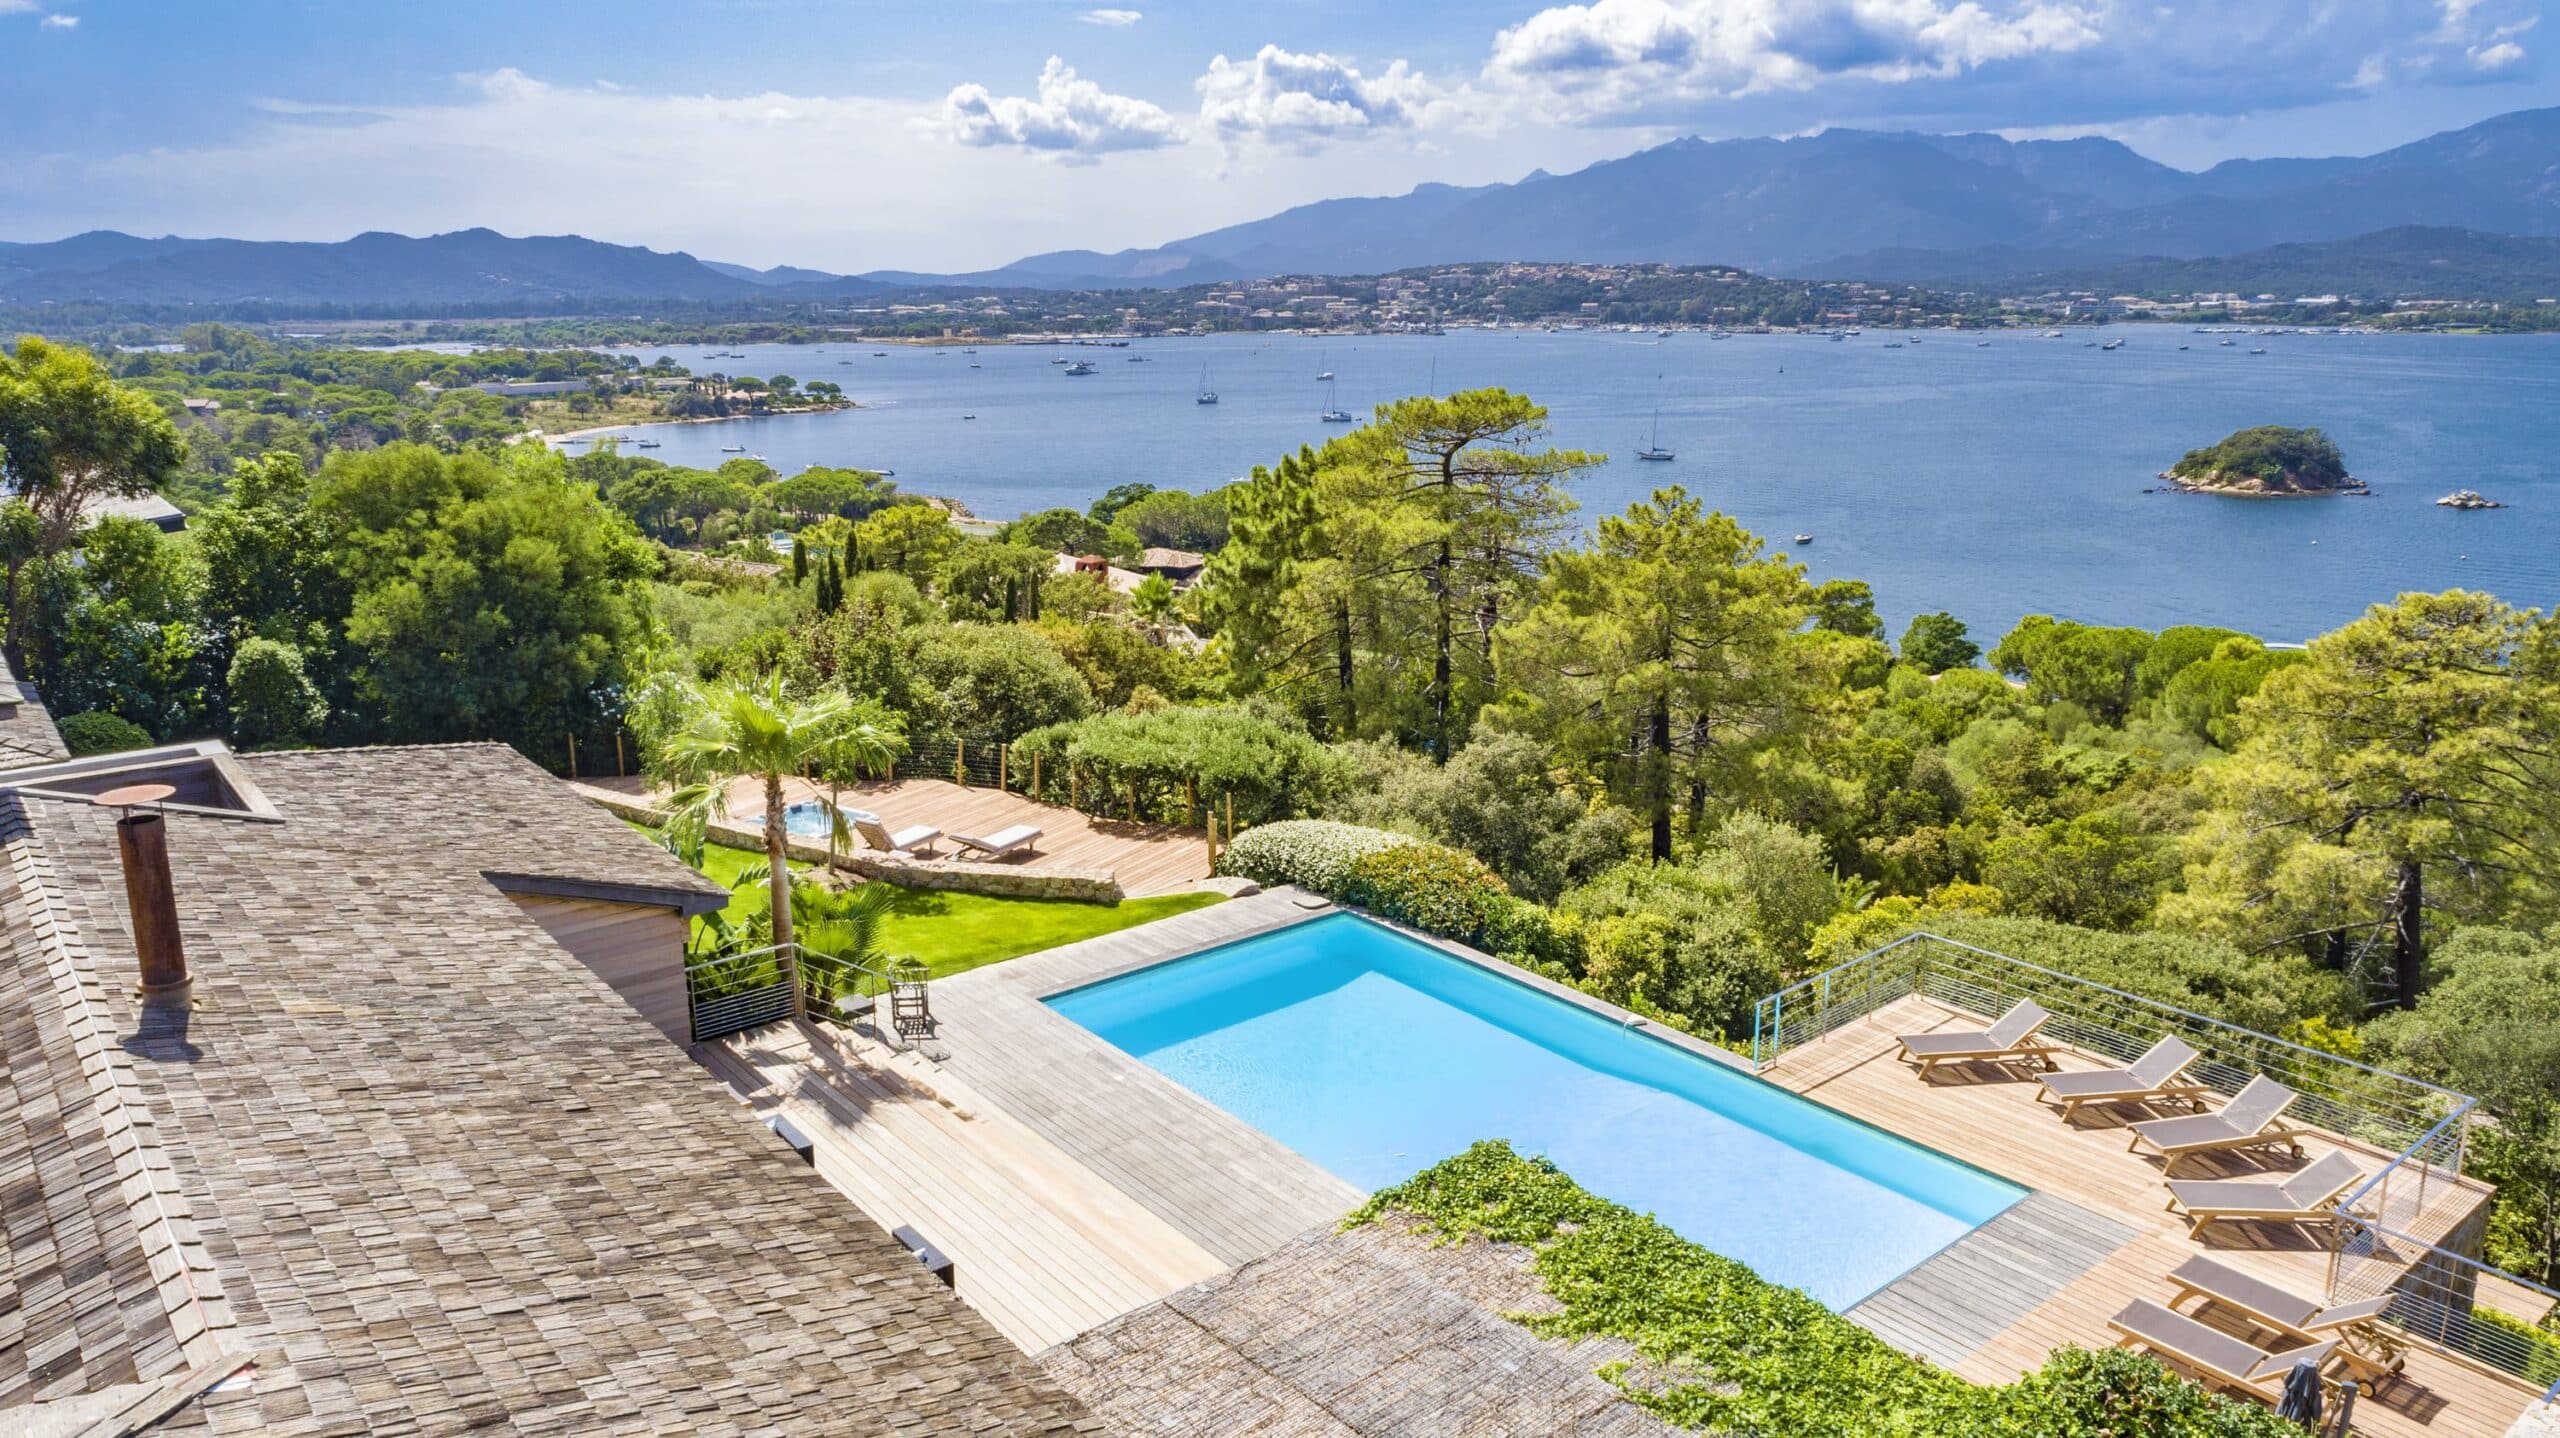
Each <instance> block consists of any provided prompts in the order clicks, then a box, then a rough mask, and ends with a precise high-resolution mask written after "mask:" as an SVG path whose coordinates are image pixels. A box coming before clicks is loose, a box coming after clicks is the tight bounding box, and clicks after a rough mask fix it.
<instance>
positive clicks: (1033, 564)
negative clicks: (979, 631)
mask: <svg viewBox="0 0 2560 1438" xmlns="http://www.w3.org/2000/svg"><path fill="white" fill-rule="evenodd" d="M1056 564H1057V559H1056V556H1054V555H1052V554H1051V553H1050V552H1049V551H1047V550H1045V549H1035V548H1033V547H1031V546H1030V545H1027V544H988V543H985V542H983V541H980V540H970V541H967V542H965V543H963V544H961V545H960V546H959V547H958V548H956V549H954V550H952V551H951V554H950V557H949V558H947V559H945V560H943V561H942V573H941V578H940V582H939V584H938V585H937V588H938V589H939V591H940V593H941V595H942V603H943V607H944V608H945V609H947V610H948V611H950V614H951V617H952V618H953V619H956V620H961V621H963V622H967V623H977V624H1004V623H1010V622H1012V621H1015V620H1030V619H1037V618H1039V617H1040V589H1041V586H1042V584H1043V583H1045V582H1046V581H1047V579H1048V578H1049V573H1050V571H1051V570H1052V569H1053V568H1055V567H1056Z"/></svg>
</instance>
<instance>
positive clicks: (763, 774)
mask: <svg viewBox="0 0 2560 1438" xmlns="http://www.w3.org/2000/svg"><path fill="white" fill-rule="evenodd" d="M675 702H676V705H677V707H678V708H679V709H680V710H681V712H682V713H683V714H684V716H685V717H684V718H683V720H682V722H681V723H679V724H678V725H677V727H675V728H674V729H673V730H671V731H670V732H668V733H667V734H665V735H664V736H663V737H661V738H660V739H659V740H658V743H657V745H656V749H655V754H654V762H655V767H656V769H657V771H658V773H659V774H660V775H661V776H662V777H664V778H666V779H667V780H669V781H670V782H672V783H673V784H675V785H676V786H677V787H676V790H675V793H674V795H673V796H672V797H671V799H670V804H671V806H672V816H671V818H670V819H669V822H668V825H667V827H668V831H669V833H670V834H671V835H672V836H673V837H674V838H675V840H676V842H677V844H678V846H679V847H680V848H682V849H684V850H686V851H688V852H689V853H690V854H691V855H692V856H694V857H698V856H699V852H700V849H701V845H702V843H703V833H704V829H705V827H706V826H707V825H708V824H709V823H710V822H711V821H712V820H713V819H722V820H725V819H727V818H728V817H729V815H730V812H731V811H730V806H729V792H730V789H731V788H732V787H733V786H734V785H735V784H736V783H737V781H738V780H741V779H751V780H754V781H755V782H756V785H757V787H758V789H759V790H760V792H761V794H762V797H763V800H764V852H765V866H766V867H765V874H766V882H767V884H768V885H769V887H770V891H771V898H772V914H773V941H774V943H775V944H777V945H787V944H789V943H790V942H791V865H790V862H789V852H788V846H789V844H790V840H791V833H790V829H789V826H788V822H787V820H786V818H785V816H784V813H783V810H784V807H785V806H784V804H783V787H782V781H783V780H785V779H789V778H793V777H796V776H798V775H800V774H804V773H807V772H809V771H811V770H813V769H817V768H820V767H822V766H826V767H836V768H841V767H846V766H863V767H877V766H878V765H882V764H886V763H888V762H889V760H890V759H891V758H892V757H893V756H894V755H895V754H896V752H897V741H896V737H895V736H894V735H893V734H892V733H890V732H889V731H888V730H887V729H886V728H885V727H884V726H882V725H879V724H877V723H875V722H873V721H872V720H870V719H868V718H866V717H865V716H864V714H863V712H862V711H861V710H859V709H858V708H857V707H856V706H855V704H854V702H853V700H852V699H851V698H849V697H848V696H846V695H845V694H843V693H842V692H839V691H829V692H826V693H822V694H819V695H817V696H815V697H814V698H809V699H794V698H792V697H790V696H789V695H786V694H785V693H784V692H783V689H782V680H781V678H780V677H779V676H776V677H775V678H774V679H772V680H771V681H769V682H767V683H766V684H763V685H745V684H710V685H696V684H690V683H684V682H681V681H678V687H677V691H676V701H675Z"/></svg>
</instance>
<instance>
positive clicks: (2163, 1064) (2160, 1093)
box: [2040, 1034, 2211, 1118]
mask: <svg viewBox="0 0 2560 1438" xmlns="http://www.w3.org/2000/svg"><path fill="white" fill-rule="evenodd" d="M2200 1057H2202V1056H2201V1055H2199V1054H2198V1053H2197V1052H2196V1051H2195V1049H2194V1048H2193V1047H2192V1046H2190V1045H2189V1044H2188V1043H2187V1042H2186V1041H2185V1040H2184V1039H2181V1038H2179V1037H2177V1036H2176V1035H2174V1034H2171V1035H2166V1036H2164V1037H2162V1039H2161V1040H2160V1042H2158V1043H2156V1044H2153V1045H2152V1046H2151V1047H2150V1048H2149V1049H2148V1050H2146V1051H2145V1052H2144V1053H2143V1055H2142V1057H2140V1058H2138V1059H2135V1060H2134V1061H2133V1062H2132V1063H2129V1064H2127V1065H2125V1066H2124V1067H2123V1068H2120V1069H2100V1070H2098V1071H2097V1072H2095V1073H2070V1074H2046V1075H2044V1076H2043V1079H2042V1080H2041V1081H2042V1083H2043V1084H2044V1092H2043V1094H2042V1095H2040V1097H2042V1098H2043V1099H2044V1100H2045V1101H2046V1102H2050V1103H2059V1104H2061V1105H2062V1116H2063V1117H2064V1118H2069V1117H2071V1115H2073V1114H2075V1113H2077V1112H2079V1111H2080V1106H2081V1105H2082V1104H2087V1103H2151V1102H2155V1101H2157V1100H2160V1099H2185V1100H2187V1101H2189V1102H2197V1101H2200V1100H2201V1099H2202V1097H2203V1095H2205V1094H2206V1093H2208V1092H2210V1091H2211V1090H2209V1089H2207V1088H2206V1087H2205V1086H2204V1085H2203V1084H2200V1083H2197V1082H2195V1081H2194V1080H2192V1079H2189V1078H2188V1077H2186V1072H2187V1068H2188V1066H2189V1065H2191V1064H2193V1063H2194V1062H2195V1061H2196V1060H2197V1059H2198V1058H2200Z"/></svg>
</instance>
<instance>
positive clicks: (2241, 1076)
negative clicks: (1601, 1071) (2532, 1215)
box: [1752, 933, 2472, 1181]
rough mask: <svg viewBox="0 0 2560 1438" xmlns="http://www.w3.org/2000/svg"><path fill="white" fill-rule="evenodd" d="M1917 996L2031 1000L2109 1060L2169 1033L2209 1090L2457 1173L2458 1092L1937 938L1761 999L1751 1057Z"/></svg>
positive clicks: (1868, 957) (1986, 1009)
mask: <svg viewBox="0 0 2560 1438" xmlns="http://www.w3.org/2000/svg"><path fill="white" fill-rule="evenodd" d="M1915 995H1916V996H1918V997H1922V998H1926V999H1931V1000H1934V1001H1936V1002H1938V1003H1941V1004H1945V1005H1947V1006H1949V1007H1952V1008H1956V1009H1960V1010H1963V1011H1965V1012H1968V1013H1973V1014H1978V1015H1981V1016H1982V1018H1983V1019H1984V1021H1985V1022H1986V1023H1987V1022H1989V1021H1990V1020H1992V1019H1996V1018H1998V1017H1999V1016H2000V1015H2001V1014H2003V1013H2006V1012H2008V1010H2009V1008H2010V1007H2011V1006H2012V1005H2014V1004H2016V1003H2017V1002H2018V1001H2019V1000H2021V999H2033V1000H2035V1001H2036V1002H2037V1003H2039V1004H2041V1005H2043V1006H2044V1007H2045V1008H2046V1009H2047V1010H2049V1011H2051V1013H2052V1014H2053V1018H2052V1019H2051V1020H2050V1021H2048V1022H2047V1023H2046V1025H2045V1030H2044V1031H2045V1032H2046V1033H2047V1034H2048V1035H2050V1036H2051V1037H2053V1038H2055V1039H2057V1040H2059V1041H2061V1042H2062V1043H2065V1044H2068V1045H2070V1046H2071V1047H2073V1048H2076V1049H2079V1050H2081V1051H2083V1052H2085V1053H2090V1054H2094V1055H2098V1056H2100V1057H2103V1058H2106V1059H2110V1060H2112V1061H2114V1062H2117V1063H2129V1062H2131V1061H2132V1060H2133V1059H2134V1058H2135V1057H2137V1056H2138V1055H2140V1054H2141V1053H2142V1051H2143V1050H2145V1049H2147V1048H2149V1047H2150V1046H2151V1045H2152V1044H2153V1043H2154V1042H2156V1041H2158V1040H2159V1038H2160V1037H2161V1036H2162V1035H2164V1034H2175V1035H2177V1036H2178V1037H2180V1038H2182V1039H2184V1040H2185V1041H2186V1042H2188V1043H2189V1044H2192V1045H2194V1046H2195V1048H2196V1050H2197V1051H2198V1053H2200V1054H2201V1055H2202V1057H2201V1059H2200V1060H2199V1061H2198V1062H2197V1064H2196V1065H2195V1067H2194V1069H2193V1070H2192V1072H2193V1074H2194V1075H2195V1077H2196V1078H2197V1079H2198V1080H2199V1081H2200V1082H2202V1083H2204V1084H2206V1085H2207V1086H2208V1087H2210V1088H2212V1089H2213V1090H2215V1091H2216V1092H2219V1093H2223V1094H2226V1095H2227V1094H2232V1093H2237V1092H2238V1091H2239V1090H2240V1088H2241V1086H2242V1085H2244V1084H2246V1083H2247V1082H2248V1081H2249V1080H2250V1079H2251V1078H2253V1077H2255V1076H2257V1075H2259V1074H2265V1075H2267V1076H2269V1077H2271V1078H2274V1079H2275V1080H2277V1081H2278V1082H2280V1083H2282V1084H2284V1085H2285V1086H2286V1087H2288V1088H2290V1089H2292V1090H2294V1092H2295V1093H2296V1094H2298V1095H2299V1097H2298V1098H2296V1099H2295V1101H2294V1104H2293V1108H2292V1110H2291V1114H2290V1116H2291V1117H2293V1118H2295V1119H2298V1120H2300V1121H2301V1122H2304V1123H2307V1124H2310V1125H2312V1126H2314V1127H2317V1128H2322V1129H2326V1130H2328V1131H2329V1132H2331V1133H2335V1134H2338V1135H2341V1136H2343V1137H2348V1138H2353V1139H2355V1140H2357V1141H2359V1142H2362V1143H2367V1144H2370V1145H2372V1146H2373V1147H2375V1148H2378V1149H2381V1150H2382V1151H2384V1152H2386V1153H2392V1154H2398V1155H2400V1158H2399V1160H2398V1161H2397V1162H2396V1163H2395V1164H2394V1165H2393V1167H2394V1168H2398V1169H2402V1170H2404V1171H2405V1170H2408V1169H2410V1168H2411V1167H2412V1166H2414V1167H2415V1169H2416V1170H2417V1171H2418V1172H2420V1173H2421V1175H2422V1181H2426V1180H2429V1179H2432V1178H2433V1177H2434V1176H2435V1175H2436V1174H2437V1172H2438V1171H2439V1170H2441V1171H2443V1172H2446V1173H2450V1174H2459V1173H2460V1172H2461V1165H2462V1159H2463V1155H2464V1142H2463V1138H2464V1133H2465V1124H2464V1123H2463V1122H2461V1121H2460V1120H2462V1118H2463V1117H2464V1115H2466V1114H2467V1113H2468V1112H2469V1110H2470V1108H2471V1106H2472V1100H2471V1099H2470V1098H2469V1097H2468V1096H2467V1095H2464V1094H2459V1093H2456V1092H2454V1091H2453V1090H2451V1089H2447V1088H2443V1087H2440V1086H2438V1085H2435V1084H2431V1083H2427V1082H2425V1081H2424V1080H2422V1079H2415V1078H2410V1077H2408V1076H2407V1075H2404V1074H2395V1073H2390V1072H2388V1071H2385V1070H2382V1069H2378V1068H2374V1067H2373V1066H2371V1065H2369V1064H2363V1063H2358V1062H2356V1061H2355V1060H2353V1059H2349V1058H2343V1057H2340V1056H2339V1055H2336V1054H2332V1053H2324V1052H2322V1051H2320V1050H2318V1049H2313V1048H2307V1047H2305V1046H2303V1045H2301V1044H2297V1043H2293V1042H2291V1041H2289V1040H2286V1039H2280V1038H2277V1037H2275V1036H2274V1035H2272V1034H2262V1033H2259V1032H2257V1031H2255V1030H2253V1029H2246V1028H2242V1027H2241V1026H2239V1025H2237V1024H2233V1023H2227V1022H2224V1021H2223V1020H2220V1019H2216V1018H2211V1017H2208V1016H2206V1015H2204V1014H2198V1013H2192V1012H2189V1011H2188V1010H2185V1009H2180V1008H2176V1007H2173V1006H2171V1005H2168V1004H2164V1003H2160V1002H2158V1001H2157V1000H2154V999H2147V998H2144V997H2142V996H2141V995H2139V994H2134V993H2128V992H2126V991H2125V990H2122V989H2118V988H2113V987H2110V986H2108V985H2106V984H2100V983H2093V982H2091V981H2089V980H2087V979H2083V978H2079V977H2076V976H2074V975H2071V974H2066V973H2062V972H2060V971H2058V970H2054V969H2048V968H2045V967H2043V966H2042V965H2039V964H2033V963H2029V962H2027V961H2026V960H2023V959H2016V958H2012V957H2010V956H2008V955H2006V954H2000V953H1994V952H1992V951H1991V950H1989V949H1981V948H1976V947H1974V946H1973V945H1971V944H1965V943H1959V942H1957V941H1956V940H1953V939H1948V938H1944V937H1941V936H1939V935H1936V934H1928V933H1920V934H1912V935H1908V936H1906V937H1904V938H1901V939H1897V940H1895V941H1894V942H1892V943H1890V944H1886V945H1885V946H1883V947H1882V948H1879V949H1875V950H1872V951H1870V952H1868V953H1865V954H1861V955H1859V956H1858V957H1857V958H1854V959H1851V960H1849V961H1848V962H1847V963H1844V964H1841V965H1838V966H1837V967H1834V968H1832V969H1828V970H1826V971H1824V972H1822V973H1820V974H1816V975H1814V976H1813V977H1811V978H1808V979H1804V980H1801V981H1799V982H1797V983H1794V984H1791V985H1789V986H1788V987H1786V988H1784V989H1781V990H1779V991H1778V992H1777V993H1774V994H1771V995H1769V996H1768V997H1767V998H1764V999H1762V1000H1761V1001H1760V1003H1759V1005H1758V1007H1757V1009H1756V1011H1755V1013H1754V1016H1753V1024H1752V1059H1753V1062H1754V1063H1755V1064H1757V1065H1758V1066H1760V1067H1763V1068H1765V1067H1767V1066H1768V1065H1769V1064H1771V1063H1774V1062H1776V1061H1777V1059H1778V1057H1779V1056H1780V1055H1781V1054H1784V1053H1786V1052H1788V1051H1790V1050H1792V1049H1795V1048H1799V1047H1801V1046H1803V1045H1804V1044H1806V1043H1810V1042H1812V1041H1813V1040H1815V1039H1818V1038H1820V1037H1822V1036H1823V1035H1825V1034H1828V1033H1831V1032H1833V1031H1834V1030H1836V1029H1838V1028H1840V1027H1841V1026H1842V1025H1844V1024H1848V1023H1851V1022H1854V1021H1856V1020H1858V1019H1862V1018H1865V1017H1867V1016H1868V1015H1870V1014H1873V1013H1875V1012H1876V1011H1878V1010H1880V1009H1882V1008H1883V1007H1885V1006H1886V1005H1887V1004H1890V1003H1892V1002H1894V1001H1895V1000H1897V999H1901V998H1905V997H1911V996H1915ZM2389 1171H2390V1170H2388V1169H2386V1170H2385V1172H2389ZM2377 1177H2379V1175H2377Z"/></svg>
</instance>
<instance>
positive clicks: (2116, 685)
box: [1991, 614, 2151, 724]
mask: <svg viewBox="0 0 2560 1438" xmlns="http://www.w3.org/2000/svg"><path fill="white" fill-rule="evenodd" d="M2150 651H2151V635H2150V634H2148V633H2146V632H2144V631H2143V630H2140V629H2099V628H2093V627H2091V626H2089V625H2086V624H2076V623H2073V622H2072V621H2070V620H2067V619H2055V618H2054V617H2052V616H2051V615H2048V614H2030V615H2028V616H2027V617H2026V618H2024V619H2021V620H2019V621H2018V627H2017V628H2015V629H2012V630H2010V631H2009V633H2008V635H2007V636H2006V637H2005V638H2003V639H2002V640H2001V641H2000V644H1999V647H1998V648H1995V649H1993V650H1992V651H1991V667H1993V668H1995V669H1997V670H1999V671H2001V672H2002V673H2004V674H2008V675H2012V676H2014V677H2016V678H2019V679H2023V680H2025V681H2026V683H2027V692H2028V694H2029V695H2030V696H2031V697H2033V698H2034V699H2035V701H2036V702H2037V703H2040V704H2050V703H2052V702H2054V701H2055V700H2069V701H2070V702H2072V703H2074V704H2078V705H2080V706H2081V707H2082V708H2084V709H2087V710H2088V711H2089V712H2090V713H2091V714H2093V715H2095V716H2097V718H2098V719H2099V721H2100V722H2101V723H2106V724H2121V723H2123V722H2124V717H2125V714H2126V712H2127V711H2128V710H2129V709H2131V708H2132V707H2133V699H2134V692H2135V691H2134V675H2135V673H2136V671H2137V670H2139V669H2140V667H2141V665H2142V661H2143V660H2144V658H2145V657H2147V656H2148V655H2149V653H2150Z"/></svg>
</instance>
